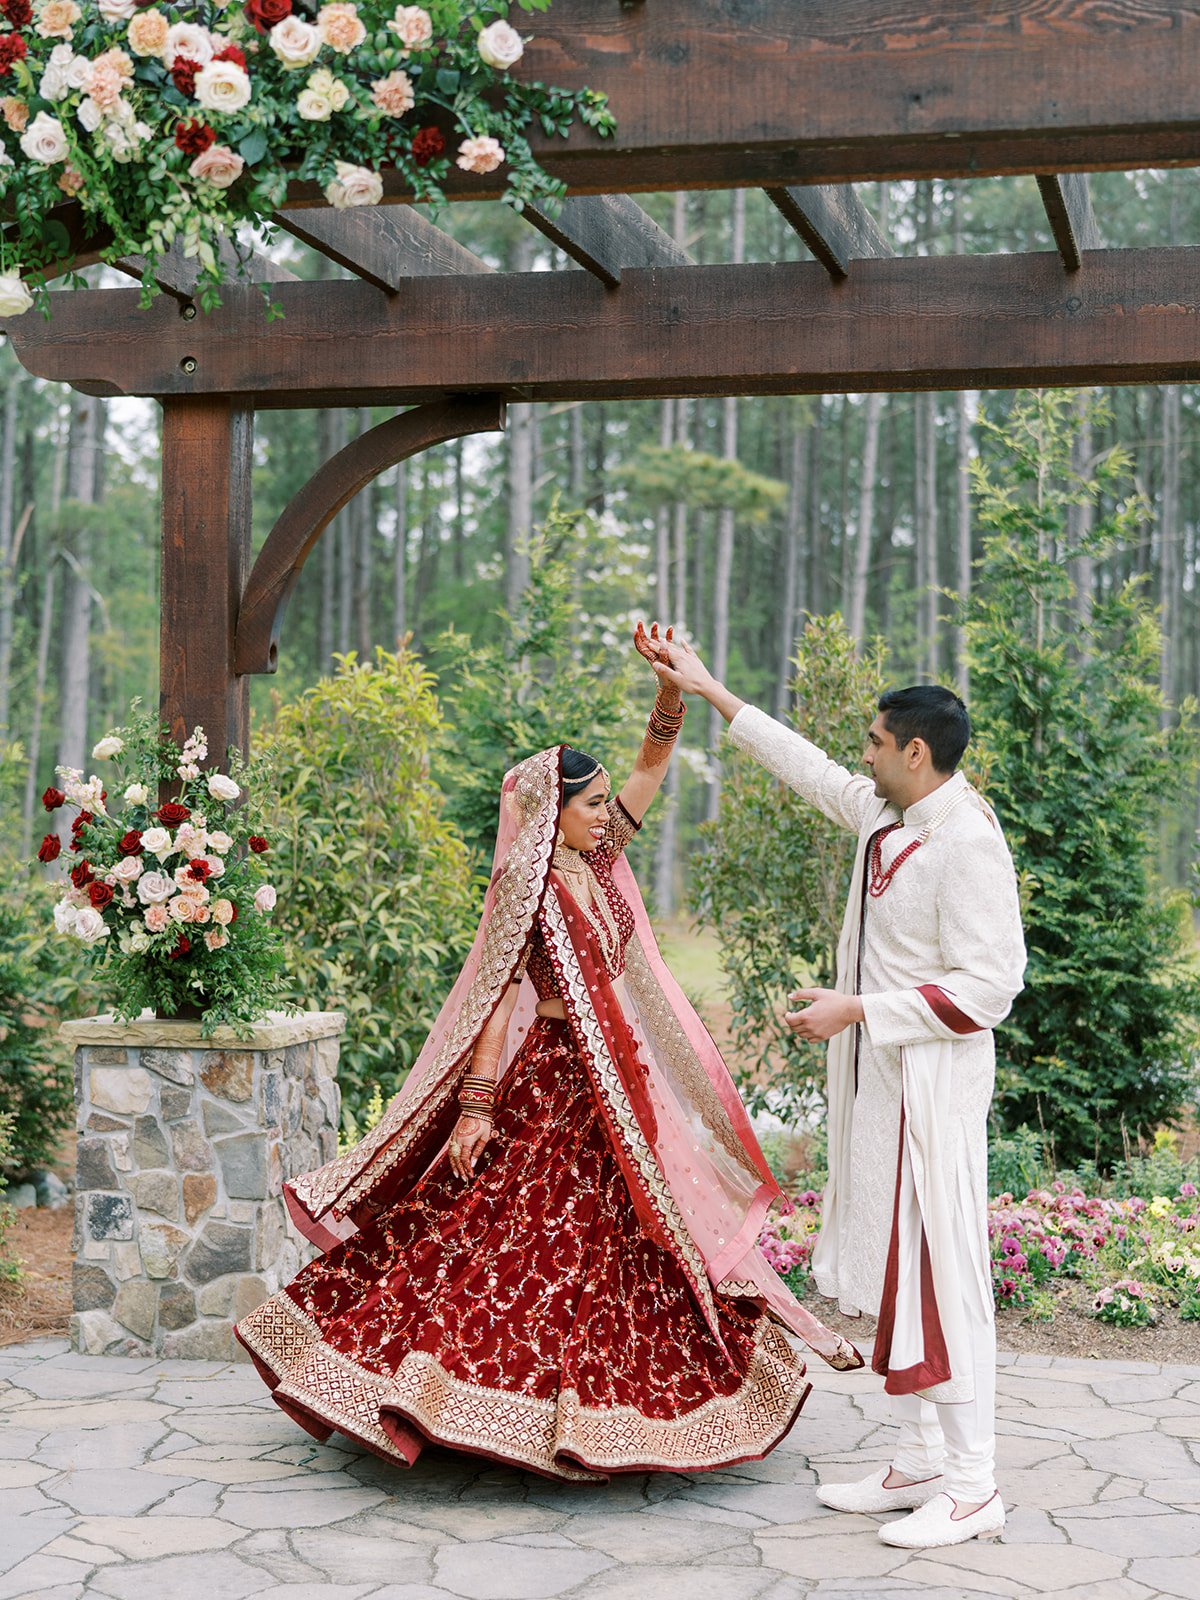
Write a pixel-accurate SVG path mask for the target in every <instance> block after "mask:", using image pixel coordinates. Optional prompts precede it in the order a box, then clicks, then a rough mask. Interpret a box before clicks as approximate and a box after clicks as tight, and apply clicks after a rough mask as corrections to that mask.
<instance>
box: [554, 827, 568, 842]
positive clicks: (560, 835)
mask: <svg viewBox="0 0 1200 1600" xmlns="http://www.w3.org/2000/svg"><path fill="white" fill-rule="evenodd" d="M566 838H567V836H566V834H565V833H564V832H563V831H562V829H561V828H560V829H559V830H558V835H557V837H556V838H555V841H554V843H555V844H556V845H560V844H565V843H566Z"/></svg>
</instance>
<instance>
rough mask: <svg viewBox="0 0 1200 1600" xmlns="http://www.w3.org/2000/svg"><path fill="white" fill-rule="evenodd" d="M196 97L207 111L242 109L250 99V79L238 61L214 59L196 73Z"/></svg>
mask: <svg viewBox="0 0 1200 1600" xmlns="http://www.w3.org/2000/svg"><path fill="white" fill-rule="evenodd" d="M196 99H197V100H198V101H199V103H200V105H202V106H203V107H204V109H205V111H240V110H241V109H242V107H243V106H244V105H246V103H247V102H248V101H249V99H250V79H249V77H248V75H247V73H246V69H245V68H244V67H239V66H238V64H237V62H236V61H213V62H210V63H209V65H208V66H206V67H204V68H203V69H202V71H200V72H198V73H197V74H196Z"/></svg>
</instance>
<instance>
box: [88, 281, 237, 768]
mask: <svg viewBox="0 0 1200 1600" xmlns="http://www.w3.org/2000/svg"><path fill="white" fill-rule="evenodd" d="M108 292H109V293H122V294H123V293H126V292H127V291H125V290H117V291H114V290H110V291H108ZM128 292H131V293H136V291H128ZM250 292H251V293H254V291H253V290H251V291H250ZM260 304H261V297H260ZM171 314H172V316H174V318H175V320H176V322H178V321H179V315H178V312H176V311H174V309H172V312H171ZM253 439H254V413H253V411H252V410H251V409H250V407H249V406H247V405H245V404H243V403H241V402H239V401H236V400H231V399H229V398H228V397H227V396H211V395H205V396H198V397H191V396H187V397H185V396H178V397H175V398H173V399H169V400H167V401H165V402H164V404H163V425H162V481H163V483H165V484H169V485H170V493H169V494H164V495H163V497H162V612H161V623H160V645H159V706H160V713H161V716H162V720H163V721H164V722H165V723H167V725H168V726H169V727H170V729H171V732H172V733H173V734H174V735H175V736H176V738H178V739H180V740H182V739H183V738H184V737H185V736H186V735H187V734H189V733H191V731H192V729H193V728H194V727H196V725H197V724H199V726H200V727H202V728H203V729H204V731H205V733H206V734H207V736H208V748H209V754H210V755H211V757H212V760H213V762H214V764H215V765H219V766H220V767H222V768H224V766H225V757H226V751H227V750H229V749H232V750H240V751H242V752H243V753H244V752H245V751H246V749H247V747H248V743H249V736H250V732H249V728H250V724H249V710H250V700H249V690H248V687H247V684H246V680H245V679H239V678H238V677H237V675H236V673H235V672H234V667H233V646H234V633H235V629H236V626H237V612H238V601H239V599H240V597H241V593H242V588H243V586H244V584H245V581H246V574H247V572H248V571H249V569H250V473H251V466H252V462H253Z"/></svg>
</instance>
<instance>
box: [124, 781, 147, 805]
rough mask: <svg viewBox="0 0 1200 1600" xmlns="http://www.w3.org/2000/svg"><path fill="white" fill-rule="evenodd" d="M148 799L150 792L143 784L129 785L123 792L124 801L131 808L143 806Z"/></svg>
mask: <svg viewBox="0 0 1200 1600" xmlns="http://www.w3.org/2000/svg"><path fill="white" fill-rule="evenodd" d="M149 798H150V791H149V789H147V787H146V785H145V784H144V783H131V784H130V785H129V787H128V789H126V791H125V801H126V803H127V804H128V805H131V806H144V805H145V804H146V801H147V800H148V799H149Z"/></svg>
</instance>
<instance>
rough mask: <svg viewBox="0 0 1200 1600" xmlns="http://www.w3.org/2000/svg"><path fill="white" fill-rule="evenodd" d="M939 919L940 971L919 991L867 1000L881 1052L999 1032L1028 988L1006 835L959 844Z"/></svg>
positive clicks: (943, 882)
mask: <svg viewBox="0 0 1200 1600" xmlns="http://www.w3.org/2000/svg"><path fill="white" fill-rule="evenodd" d="M937 920H938V950H937V951H936V952H932V954H933V955H934V964H935V965H936V966H939V967H940V970H937V971H933V972H929V973H927V974H924V975H923V977H924V981H923V982H922V983H920V984H918V985H914V987H913V988H911V989H896V990H893V991H890V992H888V993H884V994H864V995H863V996H862V997H861V998H862V1007H863V1025H864V1027H865V1028H866V1030H867V1036H868V1038H869V1039H870V1041H871V1043H872V1044H873V1045H902V1044H918V1043H921V1042H923V1041H926V1040H930V1039H956V1038H962V1037H963V1036H964V1035H968V1034H972V1033H980V1032H982V1031H983V1030H984V1029H985V1028H994V1027H996V1026H998V1024H999V1023H1001V1022H1003V1021H1004V1019H1005V1017H1006V1016H1007V1015H1008V1013H1009V1011H1010V1009H1011V1008H1012V1003H1013V1001H1014V1000H1015V999H1016V997H1017V995H1018V994H1020V992H1021V989H1022V988H1023V987H1024V985H1023V981H1022V980H1023V975H1024V971H1025V941H1024V938H1023V936H1022V933H1021V913H1020V906H1019V903H1018V900H1017V882H1016V875H1015V873H1014V872H1013V865H1012V858H1011V857H1010V856H1009V853H1008V850H1007V848H1006V846H1005V845H1004V842H1003V840H1002V839H1001V837H1000V835H999V834H996V835H994V836H992V837H990V838H983V837H981V836H979V835H973V836H968V837H967V838H966V839H964V840H963V841H962V843H961V844H957V843H956V848H955V849H954V851H953V852H952V853H951V854H950V856H949V859H948V861H947V864H946V870H945V871H943V872H942V874H941V875H940V878H939V885H938V897H937Z"/></svg>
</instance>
